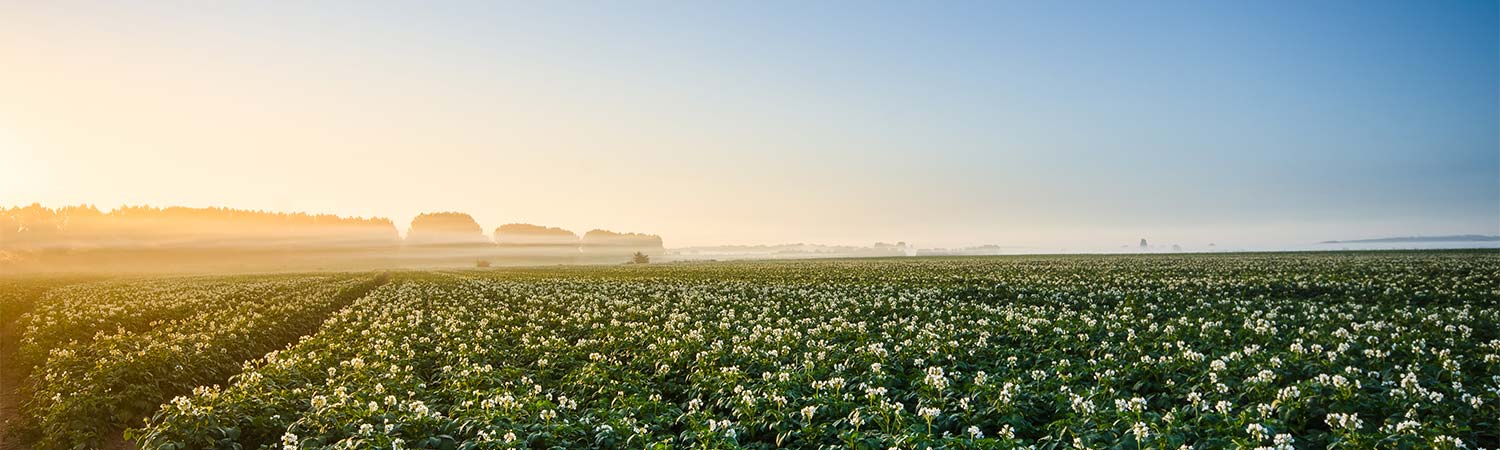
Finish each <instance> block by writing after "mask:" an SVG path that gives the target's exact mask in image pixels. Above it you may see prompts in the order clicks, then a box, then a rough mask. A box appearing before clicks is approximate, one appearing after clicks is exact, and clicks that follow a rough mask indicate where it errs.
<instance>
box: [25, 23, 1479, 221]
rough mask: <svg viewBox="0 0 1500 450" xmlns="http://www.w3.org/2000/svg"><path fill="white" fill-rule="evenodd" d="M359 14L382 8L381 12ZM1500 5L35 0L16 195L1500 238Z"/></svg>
mask: <svg viewBox="0 0 1500 450" xmlns="http://www.w3.org/2000/svg"><path fill="white" fill-rule="evenodd" d="M354 6H358V8H354ZM1497 17H1500V12H1497V5H1496V3H1495V2H1399V3H1397V2H1312V3H1309V2H1234V3H1227V2H1149V3H1135V2H1032V3H1012V2H977V3H941V4H932V3H881V4H871V3H863V2H861V3H852V2H851V3H842V2H817V3H814V4H808V3H806V2H733V3H731V2H662V3H654V2H653V3H638V2H632V3H626V2H576V3H575V2H524V3H523V2H514V3H511V2H473V3H455V2H441V3H437V2H399V3H378V4H377V3H371V2H357V3H342V2H316V3H313V2H256V3H248V2H247V3H231V2H98V3H74V2H51V1H47V2H8V3H7V4H5V5H3V6H0V206H14V205H26V204H31V203H33V202H40V203H42V204H43V205H48V206H63V205H76V204H92V205H97V206H98V207H99V208H100V209H104V210H108V209H112V208H115V207H118V206H122V205H156V206H171V205H181V206H193V207H209V206H223V207H233V208H242V209H259V210H272V211H286V212H308V213H326V214H338V215H342V216H364V217H369V216H378V217H388V218H390V219H392V221H393V222H394V223H395V224H396V225H397V228H399V229H400V231H401V232H403V233H404V232H406V228H407V224H408V223H410V221H411V219H412V218H413V217H415V216H417V215H418V214H420V213H424V212H437V211H460V212H465V213H468V214H471V215H472V216H473V217H474V218H475V219H476V220H477V221H478V222H479V224H480V225H481V226H482V228H483V230H484V231H485V233H489V232H490V231H491V230H494V228H495V227H497V226H500V225H502V224H507V223H513V222H520V223H533V224H539V225H543V226H551V227H562V228H565V229H568V230H572V231H574V232H577V233H580V234H581V233H583V232H585V231H588V230H590V229H594V228H603V229H610V230H617V231H639V232H649V233H653V234H657V235H660V236H662V237H663V239H664V240H665V245H666V246H667V247H669V248H670V247H684V246H697V245H720V244H780V243H793V242H807V243H820V244H857V245H869V244H870V243H872V242H876V241H887V242H896V241H906V242H910V243H913V244H914V245H918V246H932V247H940V246H964V245H980V244H998V245H1006V246H1019V247H1028V246H1029V247H1045V248H1071V249H1088V248H1112V247H1118V246H1120V245H1132V246H1133V245H1135V243H1136V242H1137V240H1138V239H1141V238H1149V239H1150V240H1151V241H1152V242H1153V243H1156V242H1160V243H1164V244H1181V245H1183V246H1184V247H1189V248H1203V246H1206V245H1207V244H1208V243H1217V244H1218V245H1219V246H1221V247H1222V246H1236V245H1237V246H1272V247H1274V246H1294V245H1302V244H1309V243H1316V242H1319V241H1323V240H1334V239H1364V238H1380V237H1390V236H1421V235H1450V234H1485V235H1494V234H1500V82H1497V80H1500V62H1497V61H1500V26H1497V22H1500V19H1497Z"/></svg>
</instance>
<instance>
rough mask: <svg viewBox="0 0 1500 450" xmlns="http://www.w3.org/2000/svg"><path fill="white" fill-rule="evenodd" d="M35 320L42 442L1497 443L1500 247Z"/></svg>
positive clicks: (597, 271) (70, 298) (541, 272)
mask: <svg viewBox="0 0 1500 450" xmlns="http://www.w3.org/2000/svg"><path fill="white" fill-rule="evenodd" d="M35 303H36V304H35V307H34V308H32V309H31V310H30V312H29V313H28V314H27V315H24V316H20V317H19V319H16V320H19V322H18V323H20V324H23V325H24V338H23V339H22V341H21V345H20V349H19V351H18V353H17V354H16V355H13V356H14V359H15V360H16V361H19V362H20V363H21V364H22V365H23V366H24V367H27V368H29V369H30V370H29V373H28V375H27V376H28V378H27V383H25V384H24V385H23V386H21V387H20V392H21V393H22V397H23V398H24V399H25V400H24V402H23V405H22V409H21V415H22V417H21V418H20V419H18V420H19V421H20V422H19V423H21V428H23V429H26V430H29V431H28V433H29V434H28V435H26V436H23V438H25V439H29V441H28V445H33V444H31V443H32V442H34V445H35V446H36V447H37V448H44V449H64V448H92V447H100V446H109V445H111V444H110V443H111V439H118V436H119V434H120V433H121V431H122V430H123V434H124V435H125V436H126V437H128V439H129V441H128V443H130V444H134V445H138V446H140V447H142V448H152V449H197V448H222V449H233V448H282V449H300V448H439V449H464V448H661V449H667V448H777V447H787V448H861V449H888V448H902V449H917V448H1030V447H1033V446H1034V447H1035V448H1125V449H1137V448H1163V449H1176V448H1182V447H1184V446H1186V447H1188V448H1200V449H1209V448H1215V449H1216V448H1238V447H1244V448H1274V449H1290V448H1298V449H1303V448H1486V447H1487V448H1496V447H1500V421H1497V418H1500V325H1497V324H1500V253H1497V252H1412V253H1407V252H1379V253H1329V254H1236V255H1193V256H1167V255H1152V256H1039V257H986V258H948V259H943V258H900V259H866V260H824V261H796V262H785V261H783V262H739V263H696V264H665V265H652V266H641V267H559V268H537V269H504V270H495V271H464V272H442V273H420V272H408V273H395V274H391V275H390V276H389V277H388V279H387V277H383V276H377V275H376V274H348V275H279V276H258V277H204V278H172V279H157V280H114V281H103V282H100V281H93V282H87V283H82V284H74V285H70V286H67V287H59V288H52V289H50V290H47V291H46V293H45V295H42V296H41V297H40V299H38V300H36V301H35ZM13 319H14V318H13ZM8 320H10V319H8ZM194 386H198V387H196V388H195V387H194ZM143 419H144V420H143Z"/></svg>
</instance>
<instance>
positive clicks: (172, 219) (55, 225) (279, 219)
mask: <svg viewBox="0 0 1500 450" xmlns="http://www.w3.org/2000/svg"><path fill="white" fill-rule="evenodd" d="M396 239H397V234H396V227H395V225H393V224H392V223H391V221H390V220H389V219H384V218H362V217H339V216H335V215H329V214H317V215H313V214H304V213H280V212H269V211H253V210H241V209H229V208H186V207H169V208H156V207H150V206H125V207H121V208H118V209H115V210H113V211H109V212H101V211H99V209H98V208H96V207H94V206H92V205H78V206H64V207H61V208H57V209H51V208H46V207H43V206H41V205H40V204H31V205H29V206H23V207H14V208H7V209H3V210H0V247H7V248H63V247H68V248H75V247H106V246H108V247H131V246H184V245H215V246H237V245H304V244H311V243H317V244H338V245H344V244H351V245H352V244H356V243H357V244H359V245H369V244H371V243H385V244H390V243H394V242H395V240H396Z"/></svg>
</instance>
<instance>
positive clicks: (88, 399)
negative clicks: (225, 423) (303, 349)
mask: <svg viewBox="0 0 1500 450" xmlns="http://www.w3.org/2000/svg"><path fill="white" fill-rule="evenodd" d="M380 281H381V280H380V279H377V277H373V276H368V275H363V276H348V275H331V276H325V275H320V276H291V277H287V276H282V277H231V278H181V279H168V280H149V281H124V282H114V283H98V284H92V285H83V286H77V287H71V288H64V289H62V290H59V291H58V292H56V293H54V294H53V295H52V296H51V297H49V300H48V301H47V302H45V303H43V304H40V305H38V307H37V309H36V310H35V311H33V312H32V313H31V314H29V315H27V316H25V317H23V319H22V322H23V323H24V324H25V325H26V333H25V337H24V338H23V339H22V342H21V349H20V353H19V359H18V361H20V363H21V364H25V365H26V366H27V367H31V368H33V369H34V370H33V372H32V373H31V376H30V378H28V380H27V382H26V383H25V385H24V386H22V394H23V396H24V397H25V400H24V403H23V407H24V408H23V413H24V414H25V415H26V417H27V418H28V419H29V425H30V426H31V427H35V428H36V429H38V431H39V432H40V434H41V436H42V439H41V440H40V441H38V442H37V443H36V448H41V449H63V448H78V447H83V448H96V447H99V446H100V445H101V443H102V442H103V441H104V440H105V437H106V433H111V432H118V431H119V430H121V429H123V428H125V427H126V426H130V425H136V424H139V423H140V422H139V421H140V420H141V418H143V417H145V416H147V415H149V414H150V413H151V412H152V411H154V410H156V409H158V405H160V404H162V403H163V402H166V401H167V400H168V399H171V398H172V397H173V396H176V395H182V394H188V393H191V392H193V391H194V387H196V386H200V385H204V384H208V383H217V382H222V381H224V380H225V379H227V378H228V377H229V376H230V375H232V374H234V373H238V372H239V371H240V370H241V363H242V362H243V361H247V360H251V359H255V358H258V357H260V356H262V355H264V354H266V352H269V351H271V350H274V349H276V348H280V347H283V346H285V345H287V344H288V343H290V342H293V341H295V340H296V339H297V338H298V337H300V336H303V335H305V334H308V333H311V332H313V331H315V330H316V329H317V327H318V326H319V325H320V324H321V323H322V321H323V318H324V317H326V316H327V315H328V314H330V313H332V312H333V311H336V310H338V309H339V308H342V307H343V306H344V305H347V304H348V303H349V302H351V301H353V300H354V298H356V297H358V296H360V295H362V294H363V292H365V291H368V290H369V289H371V288H373V287H374V286H375V285H376V284H378V283H379V282H380Z"/></svg>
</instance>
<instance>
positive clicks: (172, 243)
mask: <svg viewBox="0 0 1500 450" xmlns="http://www.w3.org/2000/svg"><path fill="white" fill-rule="evenodd" d="M492 236H493V238H492ZM637 253H639V254H641V255H643V256H645V257H648V258H649V257H651V256H661V255H662V254H663V253H664V249H663V246H662V239H661V237H660V236H656V235H651V234H643V233H620V232H613V231H608V230H591V231H588V232H587V233H585V234H584V235H583V236H582V237H579V236H578V235H577V234H575V233H573V232H571V231H567V230H562V229H560V228H552V227H545V226H539V225H531V224H506V225H503V226H501V227H499V228H496V229H495V230H494V231H493V233H491V234H487V233H485V232H484V229H483V228H482V227H480V225H479V224H478V223H477V222H475V221H474V219H473V218H472V217H470V216H469V215H468V214H464V213H457V212H439V213H428V214H423V215H420V216H418V217H417V218H415V219H413V220H412V223H411V225H410V228H408V232H407V237H406V238H402V237H401V235H400V234H399V233H397V231H396V227H395V224H393V223H392V222H391V221H390V220H389V219H384V218H358V217H354V218H349V217H338V216H331V215H308V214H300V213H299V214H286V213H275V212H264V211H246V210H235V209H225V208H181V207H170V208H152V207H125V208H119V209H116V210H113V211H109V212H102V211H99V210H98V209H96V208H94V207H92V206H74V207H63V208H57V209H51V208H46V207H43V206H41V205H36V204H33V205H31V206H25V207H16V208H9V209H3V210H0V272H5V273H23V272H112V273H152V272H192V273H207V272H265V271H304V270H366V269H382V268H456V267H475V266H492V265H548V264H617V263H626V262H631V261H634V260H637V259H638V257H637V256H636V255H637Z"/></svg>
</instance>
